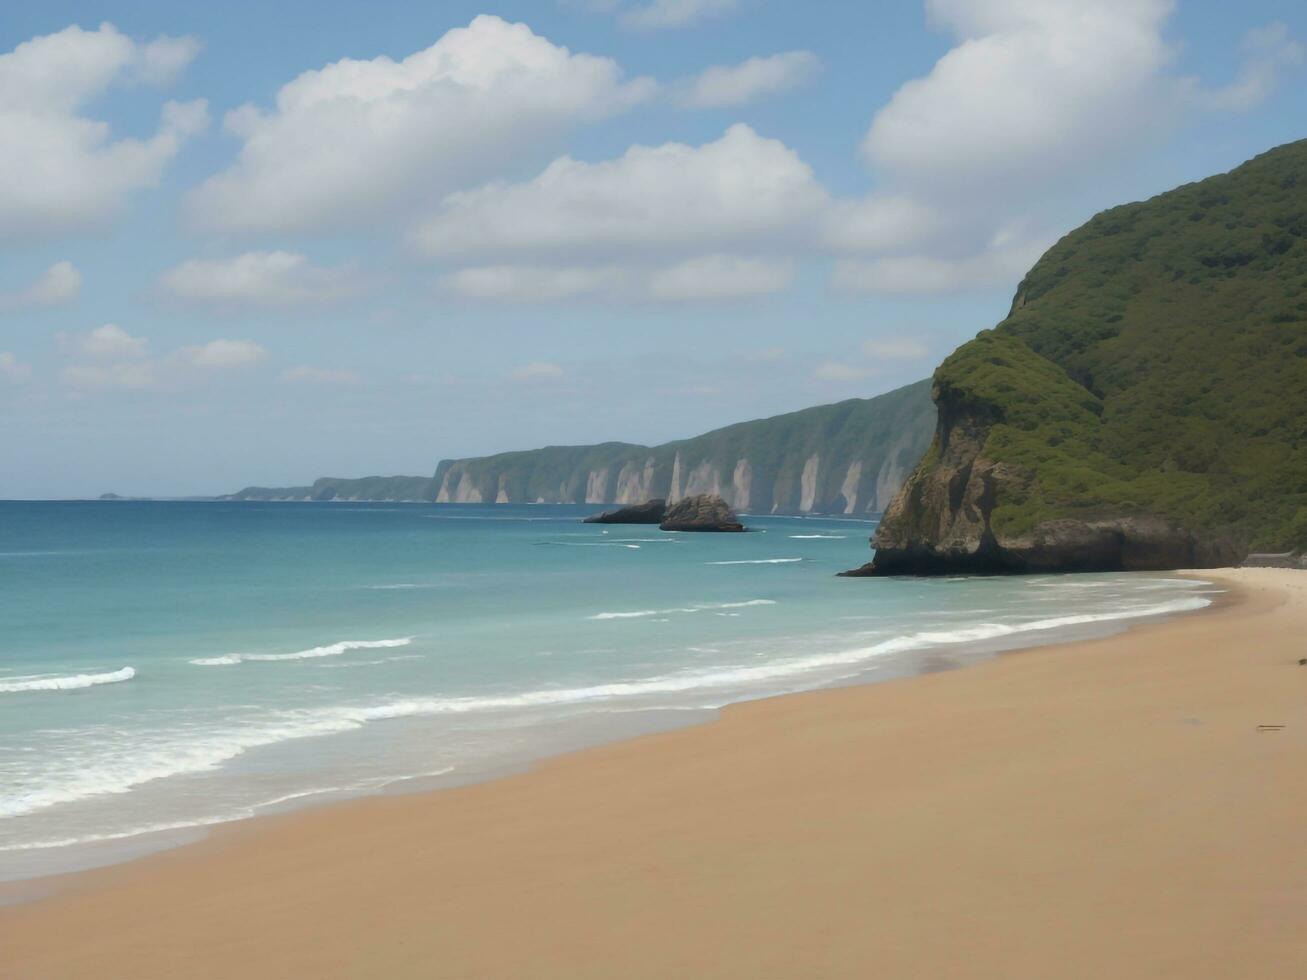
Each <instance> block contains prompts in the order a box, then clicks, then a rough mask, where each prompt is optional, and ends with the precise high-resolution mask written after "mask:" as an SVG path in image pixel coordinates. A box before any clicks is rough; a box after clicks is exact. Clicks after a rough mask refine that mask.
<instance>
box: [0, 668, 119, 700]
mask: <svg viewBox="0 0 1307 980" xmlns="http://www.w3.org/2000/svg"><path fill="white" fill-rule="evenodd" d="M135 676H136V668H134V667H123V668H122V669H121V670H111V671H108V672H107V673H103V674H70V675H68V676H66V677H48V676H42V677H35V676H34V677H16V678H12V677H11V678H7V679H6V680H3V681H0V694H22V693H24V692H27V691H80V690H81V689H82V688H86V687H95V686H96V685H98V684H117V683H119V682H121V681H129V680H131V679H132V678H133V677H135Z"/></svg>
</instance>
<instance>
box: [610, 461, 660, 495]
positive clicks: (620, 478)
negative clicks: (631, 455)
mask: <svg viewBox="0 0 1307 980" xmlns="http://www.w3.org/2000/svg"><path fill="white" fill-rule="evenodd" d="M653 482H654V458H653V457H652V456H650V457H649V458H648V459H647V460H645V462H644V465H643V466H641V464H640V463H637V462H636V461H635V460H632V461H631V462H629V463H627V464H626V465H625V466H623V467H622V468H621V470H619V471H618V474H617V492H616V494H615V495H614V496H615V499H614V500H613V501H612V502H613V503H616V504H642V503H644V502H645V501H646V500H650V499H652V498H654V497H657V496H659V494H658V493H656V492H655V490H654V485H653ZM604 502H605V503H608V501H604Z"/></svg>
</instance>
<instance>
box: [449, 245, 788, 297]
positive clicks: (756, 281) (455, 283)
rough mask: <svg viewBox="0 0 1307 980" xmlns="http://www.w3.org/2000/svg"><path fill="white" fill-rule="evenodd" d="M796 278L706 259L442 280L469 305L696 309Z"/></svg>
mask: <svg viewBox="0 0 1307 980" xmlns="http://www.w3.org/2000/svg"><path fill="white" fill-rule="evenodd" d="M793 278H794V262H793V261H792V260H790V259H771V258H747V257H743V256H738V255H704V256H698V257H696V258H692V259H686V260H685V261H682V262H673V263H669V264H655V265H615V264H598V265H572V266H542V265H516V266H515V265H498V266H480V267H477V266H474V267H472V268H467V269H459V270H457V271H455V272H452V273H449V274H447V275H445V276H443V277H442V278H441V280H440V284H441V287H442V288H443V289H444V291H446V292H448V293H451V294H453V295H456V296H459V297H462V298H464V299H471V300H487V301H493V302H500V303H551V302H562V301H566V300H577V299H594V300H601V301H605V302H623V303H694V302H716V301H725V300H739V299H747V298H749V297H754V296H764V295H767V294H769V293H775V292H779V291H780V290H782V289H784V288H786V287H787V286H788V285H789V284H790V282H791V281H792V280H793Z"/></svg>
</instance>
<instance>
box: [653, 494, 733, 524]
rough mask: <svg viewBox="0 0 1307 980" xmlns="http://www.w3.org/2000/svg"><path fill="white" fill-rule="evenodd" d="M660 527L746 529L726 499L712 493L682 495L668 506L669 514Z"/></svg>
mask: <svg viewBox="0 0 1307 980" xmlns="http://www.w3.org/2000/svg"><path fill="white" fill-rule="evenodd" d="M659 527H661V528H662V530H664V531H743V530H745V527H744V525H743V524H741V523H740V519H739V518H738V517H736V516H735V511H733V510H731V508H730V506H728V505H727V503H726V501H725V500H723V499H722V498H721V497H718V496H717V495H716V494H710V493H703V494H698V495H697V496H693V497H682V498H681V499H680V500H678V501H677V502H676V503H674V504H672V505H671V506H670V507H668V508H667V514H666V516H665V517H664V518H663V522H662V524H660V525H659Z"/></svg>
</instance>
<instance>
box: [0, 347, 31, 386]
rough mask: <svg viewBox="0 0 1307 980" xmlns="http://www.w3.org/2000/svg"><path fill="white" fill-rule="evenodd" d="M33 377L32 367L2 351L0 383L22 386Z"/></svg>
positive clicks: (0, 357)
mask: <svg viewBox="0 0 1307 980" xmlns="http://www.w3.org/2000/svg"><path fill="white" fill-rule="evenodd" d="M31 377H32V366H31V365H30V364H24V363H23V362H22V361H20V360H19V359H18V358H17V357H15V356H14V355H13V354H12V353H10V352H9V351H7V350H0V381H5V382H7V383H9V384H14V385H20V384H23V383H24V382H26V381H28V380H30V379H31Z"/></svg>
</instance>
